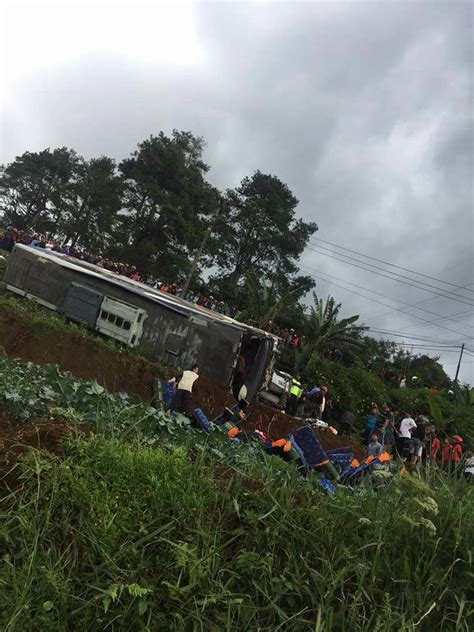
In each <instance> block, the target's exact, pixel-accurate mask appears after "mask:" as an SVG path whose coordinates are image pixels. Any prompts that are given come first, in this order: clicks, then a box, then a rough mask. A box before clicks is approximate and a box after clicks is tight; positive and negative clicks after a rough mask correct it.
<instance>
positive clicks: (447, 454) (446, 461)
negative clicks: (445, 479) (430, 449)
mask: <svg viewBox="0 0 474 632" xmlns="http://www.w3.org/2000/svg"><path fill="white" fill-rule="evenodd" d="M452 452H453V446H452V444H451V441H450V440H449V437H446V439H445V440H444V445H443V465H444V467H445V469H447V470H449V468H450V467H451V465H450V463H451V460H452Z"/></svg>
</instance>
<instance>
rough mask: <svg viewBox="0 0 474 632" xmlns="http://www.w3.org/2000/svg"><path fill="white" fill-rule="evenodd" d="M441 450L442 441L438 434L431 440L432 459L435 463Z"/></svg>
mask: <svg viewBox="0 0 474 632" xmlns="http://www.w3.org/2000/svg"><path fill="white" fill-rule="evenodd" d="M440 450H441V441H440V440H439V439H438V437H437V436H436V435H434V437H433V440H432V442H431V459H432V460H433V462H434V463H436V462H437V460H438V458H439V457H438V454H439V452H440Z"/></svg>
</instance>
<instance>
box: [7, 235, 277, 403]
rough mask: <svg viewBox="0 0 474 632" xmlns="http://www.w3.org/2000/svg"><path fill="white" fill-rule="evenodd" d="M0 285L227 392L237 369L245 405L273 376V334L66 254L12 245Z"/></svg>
mask: <svg viewBox="0 0 474 632" xmlns="http://www.w3.org/2000/svg"><path fill="white" fill-rule="evenodd" d="M4 282H5V284H6V287H7V289H8V290H10V291H12V292H15V293H16V294H19V295H21V296H24V297H26V298H30V299H33V300H35V301H37V302H38V303H40V304H41V305H43V306H45V307H47V308H49V309H52V310H55V311H57V312H60V313H62V314H64V316H65V317H66V318H68V319H69V320H71V321H73V322H76V323H79V324H82V325H85V326H86V327H88V328H90V329H93V330H95V331H98V332H100V333H101V334H103V335H106V336H109V337H111V338H114V339H116V340H118V341H120V342H122V343H124V344H126V345H129V346H132V347H135V348H138V349H139V350H140V351H142V352H143V353H144V355H146V356H147V357H149V358H150V359H152V360H155V361H156V362H159V363H161V364H162V365H164V366H166V367H171V368H178V367H180V368H187V367H190V366H191V365H192V364H198V365H199V367H200V374H201V375H202V376H203V377H204V378H206V379H208V380H210V381H211V382H214V383H215V384H218V385H221V386H223V387H226V388H229V387H231V385H232V384H233V382H234V379H235V377H236V372H237V371H238V370H239V369H240V371H242V370H243V375H239V384H242V383H243V385H244V386H245V387H246V395H245V396H246V398H247V399H248V400H251V399H253V397H254V396H255V395H256V394H257V392H258V391H259V390H260V389H261V388H262V387H263V386H264V385H265V383H266V381H267V380H268V379H269V377H270V376H271V370H272V365H273V362H272V359H273V356H274V351H275V348H276V343H277V338H275V336H273V335H271V334H269V333H267V332H265V331H262V330H260V329H256V328H254V327H251V326H249V325H246V324H244V323H240V322H238V321H236V320H234V319H232V318H229V317H228V316H225V315H223V314H218V313H215V312H213V311H211V310H208V309H206V308H203V307H200V306H198V305H195V304H193V303H189V302H187V301H184V300H183V299H180V298H178V297H176V296H171V295H169V294H167V293H164V292H160V291H159V290H156V289H154V288H150V287H148V286H146V285H144V284H142V283H139V282H136V281H133V280H131V279H129V278H127V277H123V276H120V275H118V274H116V273H114V272H109V271H107V270H104V269H103V268H100V267H98V266H95V265H92V264H89V263H86V262H83V261H80V260H78V259H74V258H72V257H69V256H67V255H63V254H59V253H53V252H51V251H48V250H43V249H39V248H31V247H29V246H23V245H16V246H15V248H14V250H13V253H12V254H11V255H10V257H9V258H8V265H7V269H6V273H5V277H4ZM239 358H243V361H242V360H240V361H239V362H238V360H239ZM237 367H239V368H237ZM244 392H245V391H244Z"/></svg>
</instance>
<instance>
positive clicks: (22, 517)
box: [0, 356, 474, 632]
mask: <svg viewBox="0 0 474 632" xmlns="http://www.w3.org/2000/svg"><path fill="white" fill-rule="evenodd" d="M0 408H1V409H3V410H4V411H6V412H7V413H8V415H9V416H10V417H11V418H14V419H17V420H18V423H23V422H24V421H27V420H31V419H38V418H45V417H50V416H53V417H61V418H63V419H68V420H69V422H70V423H71V424H73V426H74V425H77V427H80V426H81V424H83V423H87V424H88V426H87V427H90V425H92V427H93V428H95V434H94V435H92V437H91V438H88V439H84V438H72V439H70V440H69V441H68V442H67V443H66V444H65V445H64V454H63V456H61V457H60V458H58V457H57V456H52V455H50V454H49V453H47V452H45V451H42V452H38V451H35V450H30V452H29V453H28V454H27V455H26V457H25V458H24V459H23V460H21V461H20V462H19V463H17V464H16V465H15V466H14V467H15V472H16V477H15V480H16V486H15V487H14V489H13V490H12V493H11V494H10V495H9V496H8V497H7V498H6V499H4V503H3V509H2V511H1V512H0V548H1V555H2V561H3V563H2V565H1V567H0V585H1V586H2V590H0V628H1V629H2V630H5V631H9V632H16V631H18V632H19V631H23V630H32V631H35V630H41V631H42V632H43V631H49V630H61V631H67V630H71V631H74V632H75V631H77V630H79V631H80V630H84V631H85V630H87V631H89V630H104V629H111V630H202V629H203V630H211V631H214V630H215V631H216V632H217V631H221V630H228V631H231V630H232V631H234V630H257V629H260V630H268V631H270V630H271V631H274V630H278V629H280V630H289V631H293V630H294V631H300V630H301V631H303V630H319V631H321V632H322V631H323V630H324V631H330V630H344V629H354V630H361V631H362V630H364V631H365V630H367V631H369V630H377V631H385V630H386V631H387V632H388V631H389V630H390V631H391V630H397V631H398V630H403V631H405V630H407V631H409V630H413V631H415V630H443V631H445V630H448V631H449V630H466V632H467V631H468V630H469V629H470V623H471V622H472V617H474V609H473V606H472V601H469V594H470V593H469V591H470V589H471V584H472V566H471V565H472V553H471V544H472V541H473V538H474V519H473V512H472V506H473V505H472V503H473V502H474V489H473V487H472V486H470V485H469V484H468V483H467V482H465V481H464V479H462V478H461V479H457V478H455V477H450V478H446V477H443V476H442V475H438V474H436V473H434V472H429V473H428V476H429V479H427V480H426V481H424V480H422V479H421V478H418V477H415V476H411V475H405V476H402V477H400V478H396V479H394V481H396V484H392V485H391V486H389V488H388V489H387V490H386V491H385V493H381V494H375V493H373V491H371V488H370V487H367V486H360V487H358V488H356V489H355V490H354V491H353V492H352V493H350V492H349V491H345V490H344V489H341V490H339V493H338V494H337V495H336V496H335V497H328V496H325V495H323V493H322V492H320V491H319V490H318V488H317V486H316V485H314V484H313V482H312V479H311V478H309V479H301V478H299V477H298V474H297V471H296V469H295V468H294V467H293V466H292V464H285V463H283V462H282V461H280V460H279V459H276V458H271V457H264V456H263V455H262V453H261V451H260V450H258V449H255V448H252V446H251V445H248V444H247V445H240V446H239V445H238V444H235V443H233V442H230V441H229V440H228V439H227V438H226V436H225V435H224V434H222V433H220V432H219V431H215V432H213V433H211V435H205V434H204V433H203V432H201V431H198V430H194V429H192V428H190V426H189V422H188V421H187V420H185V419H184V418H180V417H178V418H170V417H167V416H166V415H164V414H163V413H162V412H161V411H159V410H157V409H155V408H153V407H151V406H148V405H146V404H143V403H142V402H140V401H138V400H136V399H135V398H132V397H130V396H128V395H125V394H116V395H112V394H110V393H107V392H106V391H105V390H104V389H102V388H101V387H100V386H99V385H97V384H96V383H94V382H86V381H81V380H76V379H75V378H74V377H73V376H71V375H68V374H64V373H61V372H60V371H58V370H57V368H56V367H53V366H49V367H43V368H40V367H37V366H34V365H32V364H24V363H21V362H19V361H15V360H12V359H11V358H8V357H6V356H2V357H1V358H0ZM45 423H46V422H45ZM223 464H225V465H226V467H225V468H223V467H222V466H223ZM229 466H230V467H231V468H232V469H229ZM239 472H240V473H239ZM8 480H11V474H10V477H9V478H8Z"/></svg>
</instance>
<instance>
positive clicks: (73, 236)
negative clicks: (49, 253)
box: [58, 156, 123, 252]
mask: <svg viewBox="0 0 474 632" xmlns="http://www.w3.org/2000/svg"><path fill="white" fill-rule="evenodd" d="M122 192H123V180H122V177H121V176H120V174H118V173H117V170H116V166H115V162H114V161H113V160H112V159H111V158H107V157H106V156H101V157H100V158H93V159H92V160H90V161H89V162H81V163H80V164H79V165H78V167H77V173H76V180H75V183H74V186H73V187H71V200H70V206H69V209H70V210H69V213H67V214H66V216H65V221H64V218H63V222H62V224H61V225H60V226H59V227H58V228H59V230H60V232H61V233H62V234H63V235H65V239H66V241H69V240H71V242H72V245H76V244H79V245H80V246H82V247H84V248H87V249H88V250H91V251H93V252H101V251H104V250H106V249H107V248H110V246H111V241H112V235H113V233H114V231H115V227H116V225H117V220H118V212H119V211H120V209H121V207H122Z"/></svg>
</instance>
